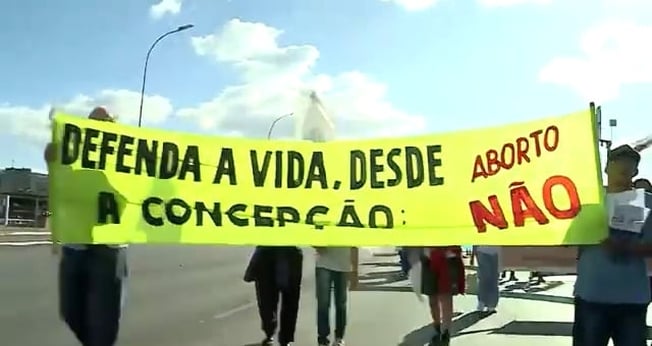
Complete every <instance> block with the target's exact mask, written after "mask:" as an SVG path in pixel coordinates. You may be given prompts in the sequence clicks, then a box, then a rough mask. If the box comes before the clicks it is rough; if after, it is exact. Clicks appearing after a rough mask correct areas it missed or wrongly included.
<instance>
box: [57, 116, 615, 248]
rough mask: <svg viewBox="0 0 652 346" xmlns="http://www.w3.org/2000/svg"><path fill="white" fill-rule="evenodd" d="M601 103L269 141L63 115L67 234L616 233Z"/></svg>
mask: <svg viewBox="0 0 652 346" xmlns="http://www.w3.org/2000/svg"><path fill="white" fill-rule="evenodd" d="M595 128H596V126H595V123H594V119H593V116H592V114H591V112H590V111H588V110H587V111H582V112H577V113H573V114H570V115H566V116H561V117H552V118H547V119H543V120H538V121H532V122H527V123H521V124H514V125H508V126H502V127H496V128H489V129H481V130H473V131H463V132H462V131H461V132H453V133H442V134H433V135H426V136H418V137H406V138H383V139H373V140H355V141H334V142H327V143H313V142H307V141H268V140H252V139H242V138H226V137H215V136H199V135H192V134H183V133H176V132H168V131H159V130H155V129H139V128H135V127H131V126H124V125H119V124H112V123H107V122H97V121H92V120H87V119H81V118H79V117H73V116H68V115H63V114H58V115H56V116H55V117H54V125H53V143H54V144H55V146H56V149H57V155H56V156H57V158H56V161H55V162H53V163H51V164H50V166H49V171H50V192H51V196H50V204H51V209H52V221H51V224H52V227H53V228H54V230H55V231H56V233H57V234H58V236H59V237H60V240H61V241H62V242H64V243H104V244H114V243H170V244H176V243H183V244H234V245H250V244H260V245H290V244H292V245H350V246H376V245H406V246H409V245H413V246H419V245H451V244H486V245H490V244H496V245H560V244H589V243H596V242H597V241H599V240H600V239H602V237H603V236H604V235H605V232H606V227H605V225H606V217H605V213H604V208H603V205H602V194H603V192H602V181H601V174H600V162H599V155H598V148H597V138H596V133H595V132H596V131H595Z"/></svg>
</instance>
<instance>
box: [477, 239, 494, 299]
mask: <svg viewBox="0 0 652 346" xmlns="http://www.w3.org/2000/svg"><path fill="white" fill-rule="evenodd" d="M476 256H477V258H478V302H480V303H482V304H484V305H485V306H486V307H488V308H491V309H494V308H496V306H497V305H498V298H499V297H500V292H499V289H498V281H499V276H500V273H499V271H498V255H497V254H495V255H494V254H486V253H483V252H480V251H478V252H477V254H476Z"/></svg>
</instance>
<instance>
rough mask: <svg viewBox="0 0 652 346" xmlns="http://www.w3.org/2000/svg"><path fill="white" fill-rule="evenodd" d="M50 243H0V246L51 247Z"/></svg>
mask: <svg viewBox="0 0 652 346" xmlns="http://www.w3.org/2000/svg"><path fill="white" fill-rule="evenodd" d="M51 244H52V242H51V241H23V242H0V246H34V245H51Z"/></svg>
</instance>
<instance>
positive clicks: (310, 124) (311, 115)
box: [297, 91, 335, 142]
mask: <svg viewBox="0 0 652 346" xmlns="http://www.w3.org/2000/svg"><path fill="white" fill-rule="evenodd" d="M302 101H303V102H302V103H303V104H302V105H301V109H302V111H301V112H299V113H298V114H299V117H297V120H298V121H297V130H298V131H297V132H298V135H299V137H300V138H301V139H304V140H309V141H314V142H326V141H331V140H333V139H335V125H334V124H333V121H332V120H331V118H330V116H329V114H328V112H327V111H326V108H325V107H324V104H323V103H322V101H321V99H320V98H319V96H317V93H316V92H315V91H310V92H309V94H308V97H307V98H303V99H302Z"/></svg>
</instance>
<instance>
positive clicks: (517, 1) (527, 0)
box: [477, 0, 552, 7]
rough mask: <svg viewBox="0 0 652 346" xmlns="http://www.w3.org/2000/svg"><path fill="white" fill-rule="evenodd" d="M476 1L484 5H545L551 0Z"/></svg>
mask: <svg viewBox="0 0 652 346" xmlns="http://www.w3.org/2000/svg"><path fill="white" fill-rule="evenodd" d="M477 1H478V3H479V4H480V5H482V6H486V7H508V6H516V5H526V4H534V5H547V4H550V3H552V0H477Z"/></svg>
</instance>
